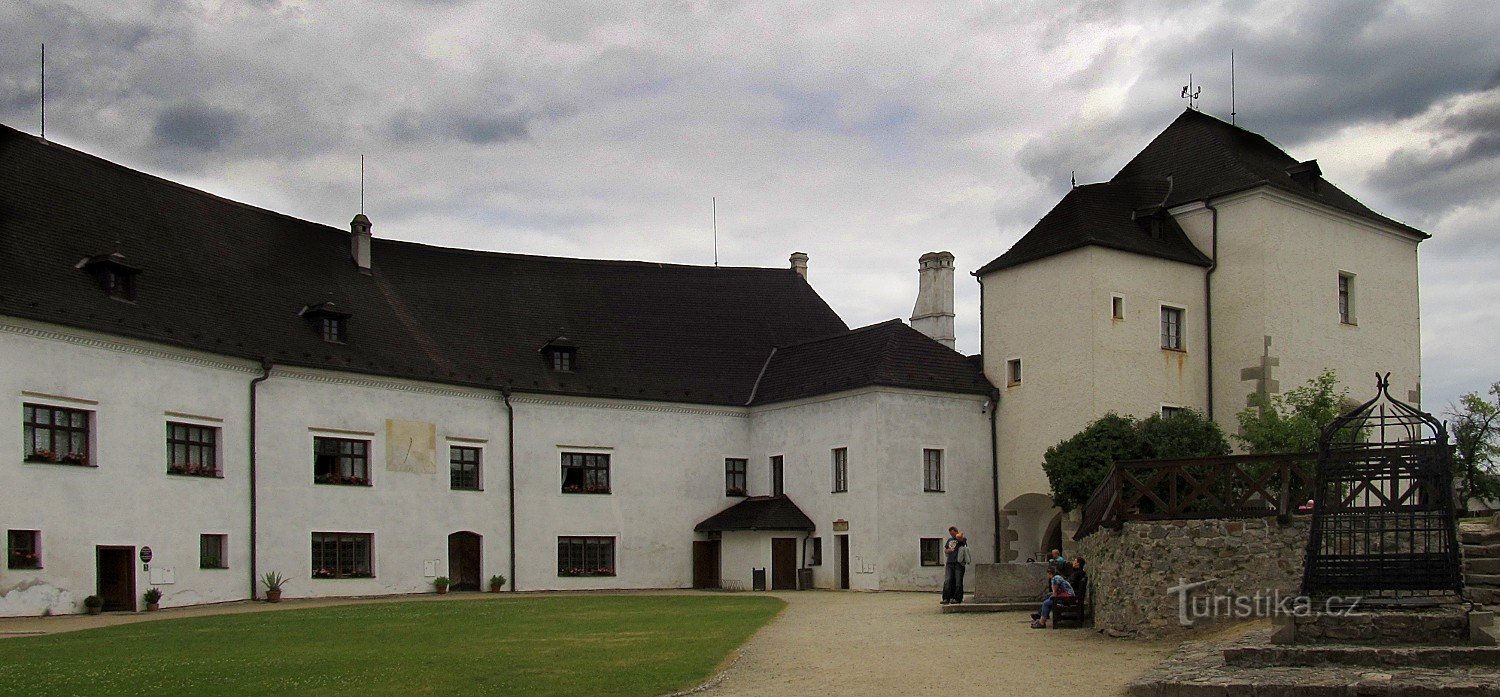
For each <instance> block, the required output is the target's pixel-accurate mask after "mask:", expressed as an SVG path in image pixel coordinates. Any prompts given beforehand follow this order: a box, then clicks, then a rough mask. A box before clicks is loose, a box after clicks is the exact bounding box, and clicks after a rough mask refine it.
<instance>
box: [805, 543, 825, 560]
mask: <svg viewBox="0 0 1500 697" xmlns="http://www.w3.org/2000/svg"><path fill="white" fill-rule="evenodd" d="M811 541H812V545H810V546H809V547H808V548H807V554H808V557H810V558H809V559H808V560H807V565H808V566H822V565H823V538H821V537H814V538H812V540H811Z"/></svg>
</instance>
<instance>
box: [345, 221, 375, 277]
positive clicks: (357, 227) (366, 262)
mask: <svg viewBox="0 0 1500 697" xmlns="http://www.w3.org/2000/svg"><path fill="white" fill-rule="evenodd" d="M349 256H351V257H353V258H354V265H355V266H358V267H359V272H360V273H362V274H368V273H370V219H369V218H366V217H365V214H364V213H359V214H357V215H355V216H354V220H351V221H349Z"/></svg>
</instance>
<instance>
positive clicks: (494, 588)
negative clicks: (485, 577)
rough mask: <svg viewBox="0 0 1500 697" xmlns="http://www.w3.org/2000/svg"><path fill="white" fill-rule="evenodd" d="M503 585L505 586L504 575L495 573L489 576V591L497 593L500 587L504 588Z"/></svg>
mask: <svg viewBox="0 0 1500 697" xmlns="http://www.w3.org/2000/svg"><path fill="white" fill-rule="evenodd" d="M504 587H505V577H504V576H501V575H500V574H495V575H494V576H491V577H490V592H491V593H499V592H500V589H501V588H504Z"/></svg>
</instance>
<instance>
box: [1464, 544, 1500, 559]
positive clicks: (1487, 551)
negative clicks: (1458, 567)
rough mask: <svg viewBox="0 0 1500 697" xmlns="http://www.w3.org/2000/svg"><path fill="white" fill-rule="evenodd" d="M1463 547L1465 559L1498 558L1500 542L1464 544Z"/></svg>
mask: <svg viewBox="0 0 1500 697" xmlns="http://www.w3.org/2000/svg"><path fill="white" fill-rule="evenodd" d="M1463 549H1464V558H1465V559H1493V558H1500V544H1490V545H1464V546H1463Z"/></svg>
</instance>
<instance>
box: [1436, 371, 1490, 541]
mask: <svg viewBox="0 0 1500 697" xmlns="http://www.w3.org/2000/svg"><path fill="white" fill-rule="evenodd" d="M1489 396H1490V397H1491V398H1492V399H1493V400H1494V401H1493V402H1490V401H1485V398H1484V397H1482V396H1480V395H1479V393H1477V392H1470V393H1468V394H1466V395H1464V396H1462V397H1459V398H1458V404H1457V405H1455V406H1454V407H1451V408H1450V409H1449V411H1448V416H1449V417H1451V418H1452V421H1450V422H1449V423H1450V431H1451V433H1450V435H1452V437H1453V467H1454V470H1455V472H1456V473H1457V475H1458V482H1457V485H1458V505H1459V508H1460V509H1462V510H1464V511H1465V512H1467V511H1468V509H1469V501H1470V500H1471V499H1479V500H1486V499H1491V500H1492V499H1496V498H1500V474H1497V473H1496V472H1495V466H1496V464H1497V460H1500V382H1496V383H1494V384H1491V385H1490V391H1489Z"/></svg>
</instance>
